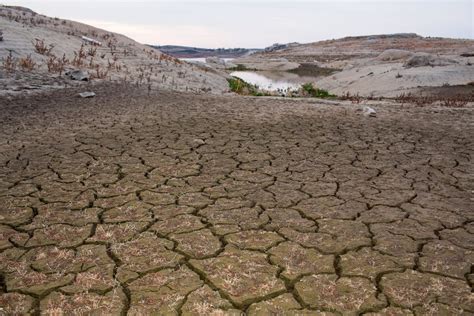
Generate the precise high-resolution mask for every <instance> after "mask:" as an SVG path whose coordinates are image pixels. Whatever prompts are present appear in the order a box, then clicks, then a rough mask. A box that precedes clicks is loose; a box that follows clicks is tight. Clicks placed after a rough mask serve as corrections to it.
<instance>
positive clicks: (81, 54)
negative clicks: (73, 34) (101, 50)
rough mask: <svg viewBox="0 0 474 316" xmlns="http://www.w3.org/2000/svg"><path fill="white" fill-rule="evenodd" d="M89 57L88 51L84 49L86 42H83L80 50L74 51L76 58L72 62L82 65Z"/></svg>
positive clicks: (75, 64) (78, 65) (77, 65)
mask: <svg viewBox="0 0 474 316" xmlns="http://www.w3.org/2000/svg"><path fill="white" fill-rule="evenodd" d="M86 57H87V54H86V52H85V51H84V44H81V47H80V48H79V51H77V52H74V58H73V60H72V64H73V65H74V66H76V67H81V66H82V65H83V64H84V59H85V58H86Z"/></svg>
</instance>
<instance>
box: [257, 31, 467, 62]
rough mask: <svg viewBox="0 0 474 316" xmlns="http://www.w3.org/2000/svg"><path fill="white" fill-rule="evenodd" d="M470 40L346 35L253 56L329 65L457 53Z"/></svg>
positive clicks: (395, 35) (461, 51)
mask: <svg viewBox="0 0 474 316" xmlns="http://www.w3.org/2000/svg"><path fill="white" fill-rule="evenodd" d="M473 45H474V41H473V40H469V39H453V38H439V37H423V36H420V35H417V34H415V33H396V34H379V35H364V36H348V37H344V38H340V39H331V40H325V41H319V42H314V43H305V44H297V43H290V44H286V45H278V46H276V45H274V47H270V48H267V49H266V50H265V51H263V52H260V53H258V54H257V55H259V56H261V57H264V58H286V59H288V60H289V61H292V62H298V63H304V62H314V61H318V62H329V61H337V60H350V59H353V58H372V57H376V56H378V55H379V54H380V53H382V52H383V51H385V50H388V49H402V50H407V51H410V52H424V53H430V54H455V55H456V54H460V53H465V52H470V51H472V47H473Z"/></svg>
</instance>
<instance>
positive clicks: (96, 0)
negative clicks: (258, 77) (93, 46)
mask: <svg viewBox="0 0 474 316" xmlns="http://www.w3.org/2000/svg"><path fill="white" fill-rule="evenodd" d="M0 3H3V4H7V5H21V6H25V7H29V8H31V9H33V10H35V11H36V12H38V13H42V14H45V15H49V16H54V17H60V18H66V19H71V20H76V21H80V22H84V23H87V24H91V25H94V26H96V27H100V28H104V29H107V30H109V31H114V32H118V33H122V34H125V35H127V36H129V37H131V38H133V39H135V40H137V41H139V42H141V43H146V44H160V45H164V44H176V45H187V46H198V47H210V48H217V47H255V48H257V47H266V46H269V45H271V44H273V43H276V42H279V43H287V42H301V43H306V42H314V41H318V40H324V39H331V38H339V37H344V36H349V35H367V34H384V33H399V32H415V33H418V34H420V35H424V36H442V37H456V38H471V39H472V38H474V22H473V16H474V4H473V3H474V0H443V1H440V0H438V1H437V0H413V1H410V0H398V1H394V0H378V1H366V0H360V1H359V0H352V1H351V0H344V1H341V0H333V1H329V0H324V1H322V0H321V1H320V0H313V1H310V0H299V1H290V0H286V1H270V0H257V1H250V0H240V1H236V0H228V1H224V0H221V1H205V0H194V1H192V0H187V1H180V0H178V1H171V0H158V1H152V0H148V1H146V0H142V1H131V0H121V1H120V0H119V1H117V0H61V1H59V0H25V1H16V0H11V1H8V0H0Z"/></svg>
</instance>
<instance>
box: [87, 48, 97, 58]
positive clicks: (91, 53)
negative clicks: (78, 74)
mask: <svg viewBox="0 0 474 316" xmlns="http://www.w3.org/2000/svg"><path fill="white" fill-rule="evenodd" d="M96 53H97V47H90V48H89V49H88V50H87V55H89V56H91V57H95V54H96Z"/></svg>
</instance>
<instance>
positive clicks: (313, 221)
mask: <svg viewBox="0 0 474 316" xmlns="http://www.w3.org/2000/svg"><path fill="white" fill-rule="evenodd" d="M77 92H78V90H74V89H73V88H69V89H65V90H60V91H55V92H51V93H50V94H47V95H37V96H29V97H24V98H16V99H13V100H9V101H7V100H5V99H2V100H0V135H1V137H0V224H1V225H0V308H1V310H0V314H7V315H10V314H24V313H28V312H31V313H34V314H39V313H40V312H41V313H42V314H45V315H47V314H61V313H63V314H65V315H72V314H90V313H96V314H114V315H115V314H116V315H119V314H123V315H125V314H129V315H145V314H152V313H155V314H170V315H173V314H176V315H178V314H182V315H210V314H212V313H213V312H214V313H215V314H214V315H217V314H219V315H220V314H226V315H227V314H230V315H239V314H240V313H241V312H242V311H244V312H246V313H247V314H250V315H262V314H264V315H268V314H278V315H293V314H299V315H322V314H324V315H333V314H334V315H337V314H340V313H343V314H346V315H352V314H354V315H355V314H362V313H367V314H370V313H375V314H377V315H395V314H396V315H411V314H413V313H415V314H418V315H426V314H431V315H461V314H472V313H474V296H473V292H472V286H473V281H474V275H473V274H472V262H474V225H473V220H474V209H473V207H472V205H473V199H474V195H473V190H474V185H473V183H474V181H473V180H474V178H473V174H474V168H473V163H472V162H473V154H474V144H473V139H474V137H473V136H474V125H473V123H474V120H473V109H472V108H463V109H448V108H435V107H413V106H403V107H402V106H397V105H390V106H386V105H385V106H384V105H380V106H375V108H376V110H377V117H365V116H363V115H362V114H361V112H360V111H358V110H357V109H359V107H358V106H355V105H327V104H320V103H317V101H310V100H285V99H266V98H244V97H217V96H202V95H201V96H198V95H194V94H186V93H176V92H164V91H160V92H158V93H156V92H153V94H152V95H150V96H147V92H146V91H143V90H137V89H135V88H130V87H128V86H125V85H122V86H112V85H107V86H100V87H99V86H97V87H96V92H97V94H98V95H97V97H96V98H93V99H79V98H77V97H76V93H77ZM219 312H220V313H219ZM321 312H324V313H321Z"/></svg>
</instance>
